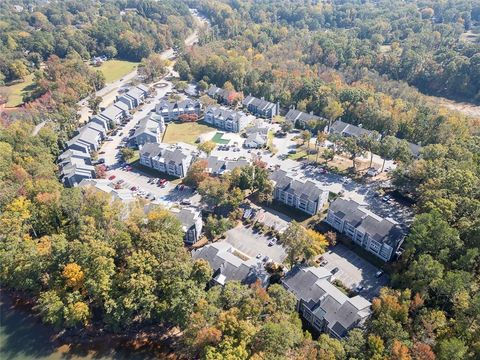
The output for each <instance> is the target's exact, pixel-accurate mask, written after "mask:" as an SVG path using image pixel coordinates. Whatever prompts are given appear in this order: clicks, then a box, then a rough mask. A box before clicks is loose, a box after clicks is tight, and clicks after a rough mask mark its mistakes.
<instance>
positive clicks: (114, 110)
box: [100, 104, 123, 120]
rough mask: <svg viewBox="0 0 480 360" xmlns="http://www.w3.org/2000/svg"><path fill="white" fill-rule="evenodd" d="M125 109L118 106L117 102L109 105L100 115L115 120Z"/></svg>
mask: <svg viewBox="0 0 480 360" xmlns="http://www.w3.org/2000/svg"><path fill="white" fill-rule="evenodd" d="M122 113H123V110H122V109H120V108H119V107H118V106H116V105H115V104H113V105H110V106H109V107H107V108H106V109H105V110H103V111H102V112H101V113H100V115H102V116H104V117H106V118H107V119H110V120H113V119H115V118H116V117H117V116H118V115H120V114H122Z"/></svg>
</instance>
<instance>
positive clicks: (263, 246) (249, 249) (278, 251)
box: [225, 225, 287, 263]
mask: <svg viewBox="0 0 480 360" xmlns="http://www.w3.org/2000/svg"><path fill="white" fill-rule="evenodd" d="M226 235H227V238H226V240H225V241H226V242H228V243H229V244H230V245H232V246H233V247H235V248H236V249H238V250H240V251H241V252H243V253H245V254H247V255H248V256H251V257H256V256H257V254H261V255H262V257H264V256H268V257H269V258H270V259H272V260H273V261H275V262H277V263H282V262H283V260H284V259H285V258H286V257H287V254H286V253H285V249H284V248H283V247H282V246H281V245H277V244H275V245H273V246H268V243H269V242H270V240H271V238H270V237H267V236H265V235H262V234H259V233H254V232H253V231H252V228H246V227H245V226H243V225H240V226H237V227H235V228H233V229H230V230H228V231H227V232H226Z"/></svg>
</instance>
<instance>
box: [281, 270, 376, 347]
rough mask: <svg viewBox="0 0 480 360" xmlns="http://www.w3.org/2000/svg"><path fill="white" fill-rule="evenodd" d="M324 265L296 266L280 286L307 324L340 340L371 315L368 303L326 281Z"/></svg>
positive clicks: (328, 279) (326, 275) (360, 325)
mask: <svg viewBox="0 0 480 360" xmlns="http://www.w3.org/2000/svg"><path fill="white" fill-rule="evenodd" d="M331 280H332V274H331V273H330V272H329V271H328V270H327V269H325V268H324V267H300V266H296V267H294V268H293V269H292V270H291V271H289V272H288V273H287V275H286V276H285V278H284V279H283V280H282V285H283V286H284V287H285V289H287V290H288V291H289V292H291V293H292V294H293V295H295V297H296V298H297V311H298V312H299V313H300V315H301V316H302V317H303V319H304V320H305V321H306V322H308V323H309V324H310V326H311V327H313V328H314V329H316V330H317V331H320V332H325V333H328V334H329V335H331V336H332V337H335V338H338V339H341V338H343V337H345V336H346V335H347V334H348V332H349V331H350V330H351V329H353V328H357V327H362V326H363V325H364V323H365V321H366V320H367V318H368V317H369V316H370V314H371V303H370V302H369V301H368V300H367V299H365V298H364V297H362V296H360V295H357V296H354V297H351V298H350V297H348V296H347V295H345V294H344V293H343V292H342V291H340V290H339V289H338V288H337V287H336V286H335V285H333V284H332V283H331V282H330V281H331Z"/></svg>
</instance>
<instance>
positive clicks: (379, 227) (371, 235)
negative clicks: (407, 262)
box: [325, 198, 405, 261]
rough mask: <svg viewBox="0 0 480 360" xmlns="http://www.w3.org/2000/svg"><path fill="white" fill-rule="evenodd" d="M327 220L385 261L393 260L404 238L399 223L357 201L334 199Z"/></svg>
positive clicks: (403, 232) (336, 228)
mask: <svg viewBox="0 0 480 360" xmlns="http://www.w3.org/2000/svg"><path fill="white" fill-rule="evenodd" d="M325 221H326V222H327V223H328V224H329V225H330V226H332V227H333V228H334V229H335V230H337V231H338V232H340V233H342V234H345V235H346V236H347V237H348V238H350V239H351V240H352V241H353V242H354V243H355V244H357V245H359V246H361V247H362V248H363V249H365V250H367V251H369V252H370V253H372V254H374V255H375V256H377V257H378V258H380V259H381V260H383V261H390V260H392V259H393V258H394V257H395V255H396V254H397V252H398V250H399V248H400V246H401V245H402V243H403V240H404V239H405V231H404V229H403V228H402V226H400V224H398V223H397V222H395V221H394V220H392V219H390V218H382V217H381V216H378V215H376V214H374V213H373V212H371V211H370V210H368V209H367V208H366V207H365V206H363V205H361V204H359V203H357V202H356V201H354V200H346V199H342V198H338V199H336V200H335V201H333V202H332V203H331V204H330V207H329V209H328V214H327V218H326V220H325Z"/></svg>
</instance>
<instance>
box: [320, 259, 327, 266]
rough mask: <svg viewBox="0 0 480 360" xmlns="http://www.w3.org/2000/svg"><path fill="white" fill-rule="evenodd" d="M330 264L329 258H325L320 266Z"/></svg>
mask: <svg viewBox="0 0 480 360" xmlns="http://www.w3.org/2000/svg"><path fill="white" fill-rule="evenodd" d="M327 264H328V261H327V260H323V261H322V262H321V263H320V266H325V265H327Z"/></svg>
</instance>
